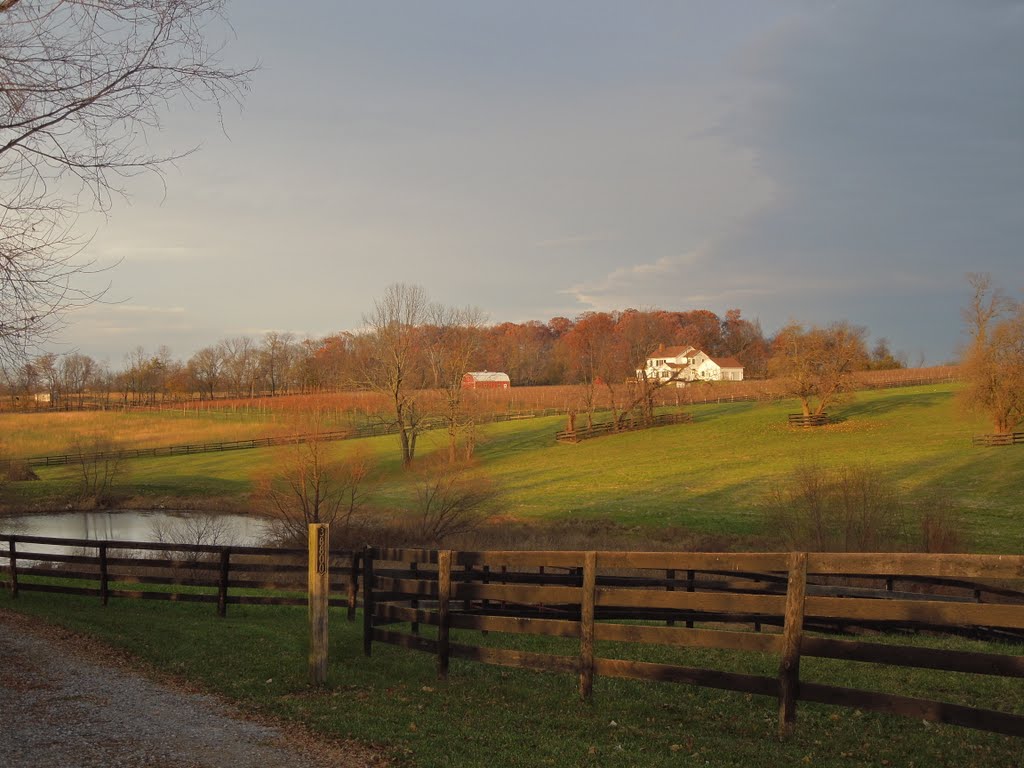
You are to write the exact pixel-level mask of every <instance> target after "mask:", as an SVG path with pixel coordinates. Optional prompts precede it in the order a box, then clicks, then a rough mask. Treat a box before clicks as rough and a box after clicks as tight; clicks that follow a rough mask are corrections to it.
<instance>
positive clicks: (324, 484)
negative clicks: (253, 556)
mask: <svg viewBox="0 0 1024 768" xmlns="http://www.w3.org/2000/svg"><path fill="white" fill-rule="evenodd" d="M323 427H324V418H323V412H322V411H319V410H318V411H314V413H313V414H312V416H311V418H310V427H309V428H308V431H307V433H306V435H305V439H304V441H302V442H299V443H296V445H295V446H294V448H293V449H291V451H290V453H289V455H288V456H287V457H286V458H285V459H284V460H283V461H282V462H281V464H280V466H279V468H278V471H277V472H276V473H274V474H273V475H272V476H270V477H268V478H265V479H264V480H263V481H262V482H261V483H260V484H259V488H258V490H257V496H258V497H259V498H260V499H261V500H263V501H264V502H266V503H267V504H269V505H270V506H271V507H272V508H273V509H274V510H275V511H276V512H277V513H278V514H279V515H280V518H281V521H282V523H283V525H284V527H285V529H286V530H288V531H289V532H290V533H293V534H299V535H304V534H305V531H306V527H307V526H308V525H309V524H310V523H327V524H331V525H335V526H338V529H337V530H336V533H337V534H338V535H340V536H342V537H344V535H345V532H347V531H348V529H349V528H350V526H351V525H352V523H353V521H354V520H355V519H356V518H357V517H358V515H359V513H360V511H361V510H362V509H363V507H364V506H365V504H366V502H367V500H368V496H369V493H370V490H371V488H372V486H373V483H372V475H373V472H372V470H373V466H372V463H371V461H370V459H369V457H368V456H367V455H366V454H365V453H363V452H362V451H359V450H357V451H355V452H353V453H352V454H351V455H349V457H348V459H347V460H346V461H336V460H334V459H332V457H331V456H330V451H329V444H328V442H327V441H325V440H323V439H322V434H323V432H324V429H323Z"/></svg>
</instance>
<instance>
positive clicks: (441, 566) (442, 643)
mask: <svg viewBox="0 0 1024 768" xmlns="http://www.w3.org/2000/svg"><path fill="white" fill-rule="evenodd" d="M451 598H452V553H451V550H447V549H446V550H442V551H440V552H438V553H437V676H438V677H439V678H440V679H442V680H447V679H448V627H449V615H448V607H449V603H450V602H451Z"/></svg>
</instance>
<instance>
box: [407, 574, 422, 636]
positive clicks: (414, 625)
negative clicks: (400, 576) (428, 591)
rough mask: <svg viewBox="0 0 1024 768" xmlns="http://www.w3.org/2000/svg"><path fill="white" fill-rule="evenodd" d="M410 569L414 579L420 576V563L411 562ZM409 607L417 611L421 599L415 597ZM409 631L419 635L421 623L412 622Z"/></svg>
mask: <svg viewBox="0 0 1024 768" xmlns="http://www.w3.org/2000/svg"><path fill="white" fill-rule="evenodd" d="M409 570H410V571H412V577H413V578H414V579H418V578H419V577H420V575H419V573H418V571H419V564H418V563H417V562H416V561H415V560H413V561H412V562H411V563H409ZM409 607H411V608H412V609H413V610H414V611H415V610H416V609H417V608H419V607H420V601H419V600H417V599H415V598H413V599H412V600H410V601H409ZM409 631H410V632H412V633H413V634H414V635H418V634H419V633H420V623H419V622H418V621H413V622H410V624H409Z"/></svg>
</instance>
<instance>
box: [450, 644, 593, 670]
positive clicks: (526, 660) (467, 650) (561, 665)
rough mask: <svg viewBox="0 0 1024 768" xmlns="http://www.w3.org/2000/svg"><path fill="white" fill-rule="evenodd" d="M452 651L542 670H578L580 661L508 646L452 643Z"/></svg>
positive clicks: (489, 661)
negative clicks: (517, 649) (492, 646)
mask: <svg viewBox="0 0 1024 768" xmlns="http://www.w3.org/2000/svg"><path fill="white" fill-rule="evenodd" d="M450 653H451V655H452V656H454V657H456V658H459V659H468V660H470V661H480V662H483V663H485V664H495V665H497V666H502V667H519V668H522V669H534V670H537V671H540V672H576V671H577V668H578V667H579V661H578V659H577V658H576V657H575V656H554V655H551V654H547V653H533V652H532V651H512V650H508V649H506V648H481V647H478V646H473V645H461V644H459V643H452V644H451V645H450Z"/></svg>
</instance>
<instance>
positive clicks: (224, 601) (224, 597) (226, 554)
mask: <svg viewBox="0 0 1024 768" xmlns="http://www.w3.org/2000/svg"><path fill="white" fill-rule="evenodd" d="M230 559H231V550H230V549H228V548H227V547H224V548H223V549H221V551H220V578H219V579H218V580H217V615H218V616H220V617H221V618H224V617H225V616H227V615H228V569H229V568H230V567H231V566H230V563H229V561H230Z"/></svg>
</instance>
